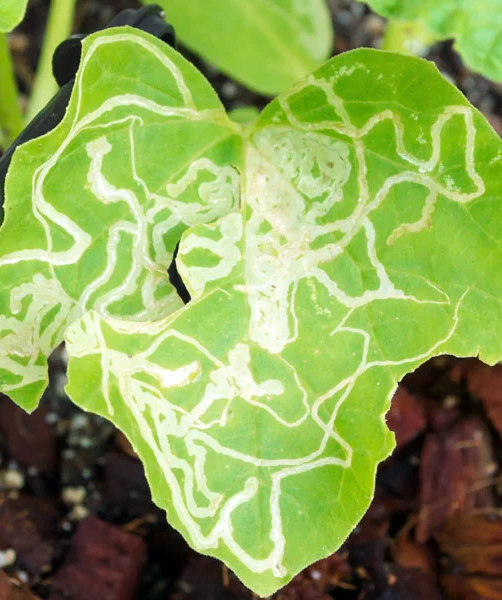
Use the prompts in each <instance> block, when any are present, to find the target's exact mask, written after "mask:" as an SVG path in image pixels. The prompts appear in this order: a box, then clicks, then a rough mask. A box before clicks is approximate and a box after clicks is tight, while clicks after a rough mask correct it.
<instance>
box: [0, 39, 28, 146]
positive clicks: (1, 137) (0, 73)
mask: <svg viewBox="0 0 502 600" xmlns="http://www.w3.org/2000/svg"><path fill="white" fill-rule="evenodd" d="M0 82H1V84H0V144H1V145H2V147H6V146H9V145H10V144H11V143H12V142H13V141H14V140H15V139H16V137H17V136H18V135H19V134H20V133H21V131H22V129H23V127H24V124H23V115H22V113H21V108H20V106H19V100H18V92H17V85H16V78H15V75H14V66H13V64H12V59H11V56H10V50H9V41H8V38H7V34H5V33H0Z"/></svg>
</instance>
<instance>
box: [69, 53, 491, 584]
mask: <svg viewBox="0 0 502 600" xmlns="http://www.w3.org/2000/svg"><path fill="white" fill-rule="evenodd" d="M501 161H502V142H501V141H500V139H499V138H498V136H497V135H496V134H495V132H494V131H493V130H492V129H491V127H490V126H489V125H488V123H487V122H486V121H485V119H484V118H483V117H482V116H481V115H480V114H479V113H478V112H477V111H475V110H474V109H473V108H472V107H471V106H470V105H469V103H468V102H467V101H466V100H465V98H464V97H463V96H462V94H461V93H460V92H459V91H458V90H457V89H456V88H454V87H453V86H452V85H450V84H449V83H447V82H446V81H445V80H444V79H443V78H442V77H441V76H440V74H439V73H438V72H437V70H436V69H435V67H434V66H433V65H432V64H431V63H428V62H426V61H423V60H419V59H415V58H410V57H405V56H400V55H393V54H390V53H385V52H379V51H376V50H356V51H353V52H350V53H346V54H343V55H341V56H338V57H336V58H334V59H332V60H331V61H329V62H328V63H327V64H326V65H325V66H324V67H322V68H321V69H320V70H318V71H317V72H316V73H315V74H313V75H312V76H310V77H309V78H307V79H306V80H305V81H304V82H303V83H302V84H300V85H298V86H297V87H295V88H293V89H292V90H291V91H290V92H289V93H287V94H283V95H282V96H280V97H279V98H278V99H277V100H275V101H274V102H272V103H271V104H270V105H269V106H268V108H266V109H265V111H264V113H263V114H262V115H261V117H260V119H259V121H258V123H257V124H256V125H255V127H254V128H253V129H252V130H251V131H250V133H249V135H248V138H247V142H246V159H245V166H244V167H243V177H242V185H243V187H242V200H241V206H240V210H234V211H232V212H230V214H228V215H226V216H225V217H223V218H222V219H220V220H219V221H218V222H217V223H213V224H208V225H198V226H195V227H192V228H190V229H189V230H187V231H186V232H185V234H184V235H183V238H182V242H181V245H180V251H179V255H178V259H177V264H178V268H179V271H180V273H181V275H182V277H183V279H184V281H185V283H186V285H187V286H188V289H189V291H190V293H191V295H192V301H191V302H190V303H189V304H188V305H187V306H186V307H184V308H182V309H181V310H179V311H177V312H176V313H174V314H172V315H170V316H168V317H166V318H165V319H164V320H161V321H158V322H155V323H130V322H127V321H124V320H116V319H107V318H103V317H102V316H100V315H98V314H97V313H95V312H90V313H88V314H86V315H85V316H84V317H83V318H82V319H80V320H79V321H78V322H76V323H74V324H73V325H72V326H71V327H70V328H69V330H68V332H67V347H68V351H69V354H70V363H69V385H68V388H67V391H68V393H69V395H70V397H71V398H72V399H73V400H74V401H75V402H76V403H77V404H78V405H80V406H81V407H83V408H85V409H87V410H90V411H92V412H96V413H98V414H101V415H104V416H106V417H107V418H109V419H111V420H112V421H113V422H114V423H115V424H116V425H117V426H118V427H119V428H120V429H121V430H122V431H124V433H125V434H126V435H127V436H128V438H129V439H130V440H131V442H132V444H133V446H134V448H135V449H136V451H137V452H138V454H139V456H140V457H141V460H142V461H143V463H144V465H145V469H146V473H147V476H148V480H149V482H150V486H151V489H152V494H153V498H154V500H155V502H156V503H157V504H158V505H159V506H161V507H163V508H164V509H165V510H166V512H167V517H168V519H169V521H170V523H171V524H172V525H173V526H174V527H176V528H177V529H178V530H179V531H180V532H181V533H182V534H183V535H184V536H185V538H186V539H187V540H188V542H189V543H190V544H191V545H192V546H193V547H194V548H196V549H197V550H199V551H200V552H203V553H207V554H211V555H213V556H216V557H218V558H220V559H221V560H223V561H224V562H225V563H226V564H227V565H229V567H230V568H232V569H233V570H234V571H235V572H236V573H237V575H238V576H239V577H240V578H241V579H242V580H243V581H244V583H245V584H246V585H247V586H249V587H250V588H252V589H253V590H254V591H255V592H256V593H258V594H260V595H268V594H271V593H273V592H274V591H275V590H277V589H278V588H279V587H281V586H282V585H284V584H285V583H286V582H287V581H289V580H290V579H291V578H292V577H293V576H294V575H295V574H296V573H297V572H298V571H300V570H301V569H302V568H304V567H305V566H306V565H308V564H309V563H311V562H313V561H315V560H317V559H319V558H321V557H324V556H326V555H328V554H330V553H332V552H334V551H335V550H336V549H337V548H339V546H340V545H341V543H342V542H343V541H344V539H345V538H346V537H347V536H348V534H349V533H350V532H351V530H352V529H353V528H354V527H355V525H356V524H357V522H358V521H359V519H360V518H361V517H362V515H363V514H364V512H365V511H366V509H367V508H368V506H369V503H370V501H371V499H372V496H373V493H374V480H375V470H376V467H377V464H378V462H379V461H381V460H382V459H384V458H385V457H386V456H388V454H389V453H390V452H391V450H392V448H393V445H394V438H393V435H392V434H391V433H390V432H389V431H388V429H387V427H386V424H385V420H384V414H385V412H386V411H387V409H388V407H389V403H390V399H391V397H392V394H393V392H394V390H395V388H396V385H397V382H398V381H399V380H400V379H401V378H402V377H403V376H404V375H405V374H406V373H408V372H410V371H413V370H414V369H415V368H417V367H418V366H419V365H420V364H421V363H423V362H424V361H426V360H427V359H429V358H430V357H432V356H435V355H439V354H443V353H451V354H455V355H457V356H476V355H480V357H481V358H482V359H483V360H485V361H486V362H489V363H494V362H495V361H497V360H498V359H500V358H501V357H502V310H501V308H502V307H501V298H502V270H501V269H500V265H501V264H502V249H501V242H500V240H501V239H502V218H501V216H500V215H501V196H502V167H501Z"/></svg>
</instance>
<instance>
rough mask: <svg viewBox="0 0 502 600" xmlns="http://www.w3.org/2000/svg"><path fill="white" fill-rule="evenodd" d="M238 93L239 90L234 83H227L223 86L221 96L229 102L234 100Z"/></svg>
mask: <svg viewBox="0 0 502 600" xmlns="http://www.w3.org/2000/svg"><path fill="white" fill-rule="evenodd" d="M238 93H239V88H238V86H237V85H236V84H235V83H234V82H233V81H225V83H224V84H223V85H222V86H221V94H222V96H223V97H224V98H226V99H227V100H233V99H234V98H235V97H236V96H237V94H238Z"/></svg>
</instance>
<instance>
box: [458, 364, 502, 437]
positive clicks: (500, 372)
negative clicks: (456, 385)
mask: <svg viewBox="0 0 502 600" xmlns="http://www.w3.org/2000/svg"><path fill="white" fill-rule="evenodd" d="M465 375H466V378H467V388H468V390H469V393H470V394H472V395H473V396H477V397H478V398H481V400H482V401H483V404H484V407H485V409H486V412H487V413H488V416H489V417H490V420H491V422H492V423H493V425H494V427H495V428H496V429H497V431H498V432H499V433H500V435H502V365H495V366H493V367H488V366H487V365H484V364H483V363H481V362H479V361H476V362H471V363H469V368H468V369H467V370H466V373H465Z"/></svg>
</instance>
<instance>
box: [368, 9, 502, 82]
mask: <svg viewBox="0 0 502 600" xmlns="http://www.w3.org/2000/svg"><path fill="white" fill-rule="evenodd" d="M364 1H365V2H366V3H367V4H369V6H371V8H372V9H373V10H374V11H375V12H376V13H378V14H379V15H382V16H383V17H387V18H388V19H390V20H391V21H393V22H394V23H393V24H392V25H391V27H393V29H394V31H393V32H392V33H391V35H392V36H394V35H397V36H398V35H400V33H399V32H400V27H399V25H400V23H401V22H403V21H404V22H406V21H408V22H410V21H411V22H414V23H415V25H413V24H412V25H411V26H412V27H415V28H417V32H416V35H417V39H418V40H422V41H423V40H424V39H425V38H427V37H429V38H430V40H431V41H430V43H432V39H433V38H435V39H436V40H444V39H449V38H454V39H455V48H456V49H457V50H458V51H459V53H460V54H461V56H462V58H463V59H464V61H465V63H466V64H467V66H469V67H470V68H471V69H473V70H475V71H479V72H480V73H482V74H483V75H484V76H485V77H488V78H489V79H493V80H494V81H502V10H501V8H502V5H501V3H500V0H477V1H476V3H475V5H473V3H472V2H469V1H467V0H453V1H451V2H437V1H435V0H418V1H417V0H414V1H411V2H410V1H409V0H364ZM408 27H409V26H408Z"/></svg>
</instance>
